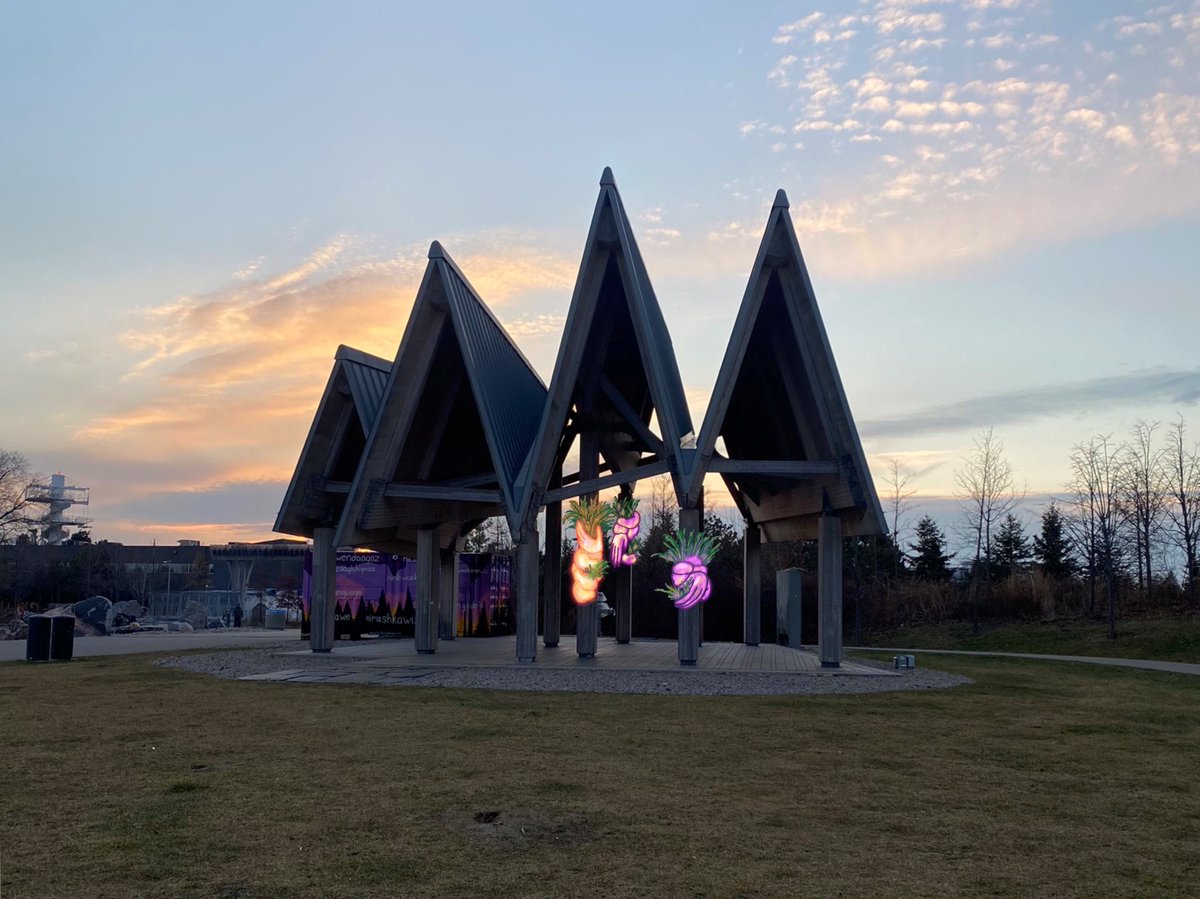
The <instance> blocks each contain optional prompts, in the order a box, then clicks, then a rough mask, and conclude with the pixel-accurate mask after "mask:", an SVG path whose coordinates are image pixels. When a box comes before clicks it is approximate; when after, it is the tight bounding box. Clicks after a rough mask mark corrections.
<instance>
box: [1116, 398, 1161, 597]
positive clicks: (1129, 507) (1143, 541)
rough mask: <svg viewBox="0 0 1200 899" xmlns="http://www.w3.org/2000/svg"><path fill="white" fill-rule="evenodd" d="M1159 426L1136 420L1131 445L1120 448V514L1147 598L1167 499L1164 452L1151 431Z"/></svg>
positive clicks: (1131, 433)
mask: <svg viewBox="0 0 1200 899" xmlns="http://www.w3.org/2000/svg"><path fill="white" fill-rule="evenodd" d="M1158 426H1159V423H1158V422H1157V421H1156V422H1154V423H1153V424H1148V423H1147V422H1145V421H1142V420H1140V419H1139V420H1138V422H1137V423H1136V424H1135V425H1134V426H1133V429H1132V430H1131V431H1130V438H1131V440H1130V442H1129V443H1127V444H1125V445H1124V446H1122V447H1121V452H1120V477H1121V494H1122V505H1123V511H1124V513H1125V516H1126V518H1127V519H1128V521H1129V524H1130V526H1131V528H1132V529H1133V538H1134V539H1133V547H1134V554H1135V555H1136V557H1137V572H1138V586H1139V587H1144V588H1145V590H1146V597H1147V599H1149V598H1150V595H1151V593H1152V592H1153V590H1154V574H1153V568H1152V565H1151V553H1152V550H1153V543H1154V541H1155V540H1156V539H1157V537H1158V535H1159V532H1160V527H1161V525H1162V518H1163V512H1164V508H1163V507H1164V505H1165V504H1166V498H1167V491H1166V483H1165V476H1164V472H1163V466H1162V459H1163V452H1162V450H1159V449H1156V448H1155V446H1154V432H1155V431H1156V430H1158Z"/></svg>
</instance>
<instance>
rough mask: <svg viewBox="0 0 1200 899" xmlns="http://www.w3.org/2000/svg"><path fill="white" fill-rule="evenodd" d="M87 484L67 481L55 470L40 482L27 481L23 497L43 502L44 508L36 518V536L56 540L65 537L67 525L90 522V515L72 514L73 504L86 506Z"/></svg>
mask: <svg viewBox="0 0 1200 899" xmlns="http://www.w3.org/2000/svg"><path fill="white" fill-rule="evenodd" d="M90 492H91V490H90V488H88V487H74V486H70V485H68V484H67V479H66V477H65V476H64V475H61V474H55V475H51V476H50V480H49V481H47V482H46V483H43V484H30V485H29V487H28V488H27V489H26V491H25V500H26V501H27V502H30V503H36V504H38V505H44V506H46V512H45V514H44V515H42V517H41V519H40V520H39V521H38V525H37V527H38V539H39V540H40V541H41V542H42V543H51V544H59V543H62V542H63V541H64V540H65V539H66V537H67V532H66V530H65V529H66V528H69V527H70V528H81V527H83V526H85V525H87V524H89V523H90V522H91V519H90V518H85V517H84V516H82V515H73V514H71V508H72V507H73V506H86V505H87V504H88V499H89V495H90Z"/></svg>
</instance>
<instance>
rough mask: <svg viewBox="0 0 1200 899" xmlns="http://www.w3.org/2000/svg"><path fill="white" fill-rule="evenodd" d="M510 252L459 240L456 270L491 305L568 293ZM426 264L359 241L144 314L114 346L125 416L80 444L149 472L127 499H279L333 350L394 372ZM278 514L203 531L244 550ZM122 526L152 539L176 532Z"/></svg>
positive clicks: (555, 273) (87, 431)
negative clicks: (256, 495) (121, 355)
mask: <svg viewBox="0 0 1200 899" xmlns="http://www.w3.org/2000/svg"><path fill="white" fill-rule="evenodd" d="M508 241H511V238H510V237H505V236H503V235H501V236H499V237H496V236H491V237H488V236H485V237H484V238H475V239H473V240H470V239H465V238H464V239H461V240H460V241H459V243H460V245H464V246H465V249H466V252H464V253H462V254H461V255H459V256H457V257H456V258H457V261H458V262H459V264H460V266H461V267H462V269H463V271H464V273H465V274H466V275H467V277H468V278H470V279H471V280H472V282H473V283H474V284H475V286H476V287H477V289H479V290H480V292H481V293H482V295H483V296H484V297H485V299H487V300H488V301H489V302H490V303H493V304H495V305H501V304H503V303H504V302H506V301H511V300H513V299H514V298H518V297H520V296H521V295H522V294H523V293H525V292H529V291H541V290H548V289H555V290H563V291H564V294H565V293H566V292H567V291H569V290H570V287H571V286H572V285H573V283H574V275H575V271H574V269H575V265H574V263H573V262H570V261H569V260H567V259H565V258H560V257H558V256H555V255H553V254H552V253H550V252H547V251H546V250H545V249H543V248H539V247H536V246H535V245H534V244H533V242H532V241H529V239H528V238H526V241H528V242H527V243H510V242H508ZM450 251H451V252H452V253H453V252H454V247H453V244H451V245H450ZM425 264H426V259H425V248H424V247H420V248H417V247H412V248H408V249H405V250H402V251H400V252H398V253H396V254H395V255H393V256H392V257H390V258H385V259H382V260H380V259H379V258H378V257H370V256H368V255H366V254H365V252H364V251H363V250H362V249H361V246H360V241H357V240H355V239H354V238H352V237H349V236H346V235H338V236H336V237H334V238H332V239H331V240H329V241H327V242H326V243H325V244H324V245H322V246H321V247H319V248H318V249H317V250H315V251H314V252H313V253H312V254H310V255H309V256H308V257H307V258H306V259H304V260H302V261H301V262H300V263H298V264H296V265H293V266H291V267H289V268H288V269H287V270H285V271H283V272H281V273H271V272H269V271H267V270H266V268H267V267H266V266H264V265H263V264H262V263H261V262H258V263H255V264H254V265H253V266H249V267H247V268H246V269H244V270H242V271H240V272H238V273H237V274H236V275H234V276H233V277H232V278H231V280H230V282H229V283H228V284H227V285H225V286H224V287H222V288H220V289H218V290H215V291H212V292H211V293H208V294H204V295H199V296H182V297H180V298H178V299H175V300H172V301H170V302H166V303H163V304H161V305H158V306H154V307H151V308H148V309H145V310H142V311H141V312H140V313H138V316H137V319H136V321H135V323H134V324H133V326H132V327H129V328H127V330H126V331H125V332H124V333H123V334H121V335H120V341H121V344H122V345H123V346H124V347H125V348H126V349H127V351H128V353H129V361H128V363H127V365H126V367H125V370H124V372H123V374H122V377H121V388H120V391H119V393H120V396H121V398H122V400H123V404H122V405H121V406H119V407H117V408H110V409H97V410H96V411H95V412H94V414H93V415H92V416H91V417H90V418H88V419H87V420H86V421H84V422H83V423H82V424H81V425H80V426H79V427H78V428H77V429H76V431H75V434H74V437H75V438H76V439H78V440H79V441H80V442H81V444H82V448H83V449H84V451H85V452H87V453H88V454H89V455H90V456H92V457H93V458H96V459H98V460H99V459H107V460H109V461H110V462H111V463H112V464H114V465H116V464H118V460H119V462H120V464H122V466H123V467H125V468H130V467H133V468H134V469H136V466H137V463H138V461H139V460H142V461H144V463H145V464H146V477H145V478H144V479H142V480H139V481H138V482H137V483H130V484H127V485H122V493H123V494H124V495H125V496H127V497H130V496H137V495H147V494H153V493H154V492H161V491H170V492H179V493H198V492H204V491H213V490H219V489H222V488H225V487H229V486H230V485H237V484H247V483H259V484H261V483H278V484H279V485H280V490H281V492H282V485H283V484H284V483H286V481H287V479H288V478H289V477H290V476H291V472H292V468H293V466H294V464H295V459H296V456H297V454H298V452H299V449H300V446H301V443H302V442H303V440H304V435H305V433H306V432H307V429H308V427H309V423H310V422H311V420H312V416H313V414H314V413H315V411H316V405H317V401H318V399H319V397H320V395H321V391H322V389H323V388H324V385H325V379H326V377H327V376H328V373H329V368H330V366H331V365H332V362H333V355H334V352H335V350H336V348H337V346H338V344H342V343H344V344H348V345H351V346H354V347H357V348H359V349H362V350H365V351H367V352H370V353H374V354H376V355H379V356H382V357H384V358H389V359H390V358H391V357H392V356H393V355H394V354H395V351H396V346H397V345H398V343H399V341H400V338H401V335H402V334H403V331H404V326H405V323H406V321H407V319H408V314H409V311H410V309H411V307H412V300H413V297H414V295H415V294H416V291H417V287H418V285H419V283H420V279H421V276H422V273H423V271H424V268H425ZM564 299H565V296H564ZM534 321H537V319H534ZM537 323H538V324H539V325H543V324H545V323H544V322H540V321H537ZM534 330H536V331H538V332H539V333H540V332H541V331H543V330H544V328H542V327H538V328H535V329H534ZM164 463H166V464H164ZM114 486H115V485H114ZM274 511H275V510H274V509H264V510H262V512H263V514H262V518H263V519H264V522H265V523H264V524H262V525H258V524H255V525H253V526H251V525H245V526H243V525H239V524H230V525H212V526H211V527H212V528H216V529H219V530H220V533H221V536H220V537H219V539H229V538H230V537H232V536H235V534H234V532H235V531H237V533H236V536H239V537H244V536H245V533H243V531H240V530H238V529H239V528H244V527H248V528H251V529H253V530H255V533H256V534H258V535H259V536H261V535H262V534H263V533H265V532H269V530H270V523H269V522H266V519H267V518H268V517H269V516H270V515H273V514H274ZM112 524H114V525H116V524H117V523H116V522H113V523H112ZM121 526H122V527H126V526H127V527H128V529H132V530H137V529H138V528H143V527H144V528H149V529H150V531H152V532H153V533H155V534H161V533H162V532H163V531H165V530H169V529H170V526H163V525H157V524H155V525H153V526H151V525H137V524H136V523H125V524H123V525H121ZM209 527H210V526H209V525H204V526H201V527H197V526H196V525H186V526H180V529H181V535H182V536H203V533H202V532H204V531H205V530H206V529H207V528H209ZM184 531H186V533H182V532H184Z"/></svg>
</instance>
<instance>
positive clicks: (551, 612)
mask: <svg viewBox="0 0 1200 899" xmlns="http://www.w3.org/2000/svg"><path fill="white" fill-rule="evenodd" d="M561 631H562V502H561V501H559V502H556V503H546V560H545V570H544V571H543V572H542V642H543V643H545V644H546V646H557V645H558V638H559V634H560V632H561Z"/></svg>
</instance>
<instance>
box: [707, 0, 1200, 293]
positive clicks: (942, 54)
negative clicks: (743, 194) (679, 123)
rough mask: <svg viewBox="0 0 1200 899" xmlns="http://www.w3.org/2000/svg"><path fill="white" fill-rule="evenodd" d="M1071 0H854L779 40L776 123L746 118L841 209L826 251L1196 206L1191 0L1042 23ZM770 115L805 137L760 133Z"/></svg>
mask: <svg viewBox="0 0 1200 899" xmlns="http://www.w3.org/2000/svg"><path fill="white" fill-rule="evenodd" d="M1067 7H1068V4H1066V3H1059V4H1055V5H1051V4H1045V3H1043V4H1033V3H1027V2H1021V0H960V2H950V0H945V2H908V0H868V2H865V3H864V4H863V5H862V9H863V11H862V13H861V14H860V15H859V16H858V18H857V21H856V22H855V23H854V28H855V29H856V30H857V31H858V33H857V34H856V35H853V36H852V37H850V38H848V39H847V40H845V41H840V42H839V41H833V40H828V39H826V38H825V37H818V36H819V35H821V34H822V33H825V34H826V35H828V34H831V33H832V31H833V29H832V27H831V26H830V22H831V21H832V20H834V19H836V16H835V15H834V14H833V13H832V12H831V11H830V10H829V9H826V10H817V11H814V12H813V13H811V14H810V15H808V16H806V17H805V18H803V19H801V20H798V21H795V22H790V23H786V24H784V25H782V26H780V27H779V29H778V30H777V32H776V34H775V37H776V38H787V41H786V51H785V53H784V55H782V56H781V57H779V58H777V61H776V62H775V64H774V65H773V67H771V68H770V69H769V73H768V79H769V81H770V82H771V83H772V84H774V86H775V87H776V88H777V89H778V90H780V91H782V92H783V98H784V99H785V100H786V114H787V115H788V116H789V117H788V118H783V115H784V114H785V113H784V112H783V110H779V111H778V112H777V113H776V114H775V115H770V114H767V113H766V111H765V109H764V110H762V111H761V114H760V115H759V116H758V117H756V118H754V119H753V120H752V122H753V127H752V128H750V129H748V130H746V129H744V130H745V131H746V134H747V136H748V137H754V138H759V139H765V140H766V141H767V142H768V143H767V146H768V148H769V149H771V150H773V151H775V152H776V153H784V154H785V156H786V151H788V150H791V151H792V152H794V153H795V154H796V155H797V156H798V157H800V158H801V159H802V161H798V162H797V163H796V165H795V168H796V171H797V172H799V171H801V170H802V171H803V172H804V176H805V178H806V179H808V180H809V181H817V182H820V183H821V184H822V190H821V200H822V202H824V203H827V204H831V205H835V206H837V207H839V208H842V209H844V210H846V212H845V214H844V215H843V216H841V218H840V220H839V221H840V224H839V228H838V231H839V232H840V233H843V234H855V235H857V236H856V237H855V238H854V239H853V240H845V241H842V242H840V243H838V244H837V247H838V250H839V252H838V253H837V254H836V255H838V256H840V257H842V258H849V259H852V260H853V264H854V265H855V267H856V270H857V271H859V272H860V273H863V274H868V275H870V274H872V273H873V272H874V273H879V274H885V273H886V274H890V273H893V272H895V271H897V270H898V269H899V270H903V269H904V268H906V267H912V268H919V267H924V266H927V265H930V264H936V263H943V264H944V263H947V262H949V263H953V262H955V261H957V260H961V259H964V258H969V257H972V256H982V255H988V254H991V253H994V252H996V251H997V250H999V249H1003V248H1006V247H1009V246H1013V245H1015V244H1020V243H1031V242H1034V241H1045V240H1060V239H1069V238H1072V237H1075V236H1082V235H1087V234H1094V233H1096V232H1097V231H1098V230H1100V229H1105V228H1114V227H1118V228H1119V227H1127V226H1130V225H1135V226H1136V225H1140V224H1144V223H1147V222H1151V221H1158V220H1162V219H1163V218H1169V217H1173V216H1178V215H1185V214H1194V213H1195V212H1196V211H1197V210H1200V3H1198V2H1192V3H1191V4H1190V6H1188V7H1186V8H1185V6H1184V4H1181V3H1165V4H1162V5H1159V6H1155V7H1152V8H1146V5H1145V4H1141V3H1135V2H1132V0H1130V2H1129V3H1128V4H1127V7H1128V10H1129V12H1128V14H1127V15H1118V16H1115V17H1112V16H1110V17H1107V18H1101V17H1097V18H1096V20H1095V21H1094V23H1093V27H1092V28H1091V29H1089V30H1088V31H1087V34H1088V40H1087V41H1085V42H1083V43H1082V44H1081V43H1080V42H1078V41H1074V40H1072V41H1064V40H1062V39H1061V38H1060V36H1059V34H1057V33H1055V31H1057V30H1059V29H1058V28H1055V27H1054V26H1055V24H1056V23H1057V22H1058V16H1059V13H1060V12H1061V14H1062V19H1063V21H1062V27H1064V28H1067V27H1070V28H1075V29H1077V28H1078V24H1079V23H1078V22H1077V21H1075V18H1076V14H1077V12H1078V10H1077V9H1075V8H1074V7H1073V6H1072V7H1071V10H1070V11H1068V9H1067ZM951 47H955V48H957V49H955V50H954V51H953V52H951V50H950V48H951ZM963 48H968V52H963ZM774 52H775V53H778V52H779V51H778V50H775V51H774ZM1135 59H1136V60H1137V63H1136V65H1134V66H1131V65H1128V63H1129V62H1130V61H1131V60H1135ZM1118 70H1119V71H1120V74H1118ZM781 127H784V128H787V129H788V130H790V131H792V132H793V133H797V134H799V133H803V134H804V135H805V139H804V142H803V144H796V145H792V146H789V145H786V144H784V143H782V142H780V141H779V140H777V139H774V138H769V137H768V135H770V134H772V133H774V132H773V129H778V128H781ZM930 144H934V145H935V146H936V150H937V152H936V153H930V152H928V150H929V146H930ZM826 166H828V172H826V169H825V167H826ZM1047 196H1052V197H1053V205H1054V207H1055V209H1056V210H1057V211H1056V212H1055V213H1054V214H1053V215H1051V216H1050V217H1049V218H1047V217H1046V216H1045V215H1044V214H1043V212H1044V206H1045V205H1047V204H1046V203H1045V202H1044V199H1045V198H1046V197H1047ZM963 211H965V212H966V213H967V214H965V215H964V214H960V212H963ZM967 221H970V222H974V225H973V226H972V227H970V228H969V229H967V230H965V231H964V228H963V225H964V222H967ZM898 222H903V223H904V224H905V226H906V228H905V229H904V231H903V232H901V231H900V230H898V229H897V228H896V227H895V225H896V223H898ZM713 234H714V237H716V236H722V237H724V238H725V239H727V238H728V233H727V232H726V231H724V230H719V229H718V230H714V232H713ZM964 238H966V239H964ZM847 247H849V251H848V252H847ZM863 259H866V260H868V262H867V265H866V266H865V267H864V266H862V265H861V264H860V263H861V262H862V261H863ZM871 260H873V261H871Z"/></svg>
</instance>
